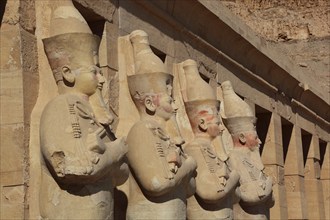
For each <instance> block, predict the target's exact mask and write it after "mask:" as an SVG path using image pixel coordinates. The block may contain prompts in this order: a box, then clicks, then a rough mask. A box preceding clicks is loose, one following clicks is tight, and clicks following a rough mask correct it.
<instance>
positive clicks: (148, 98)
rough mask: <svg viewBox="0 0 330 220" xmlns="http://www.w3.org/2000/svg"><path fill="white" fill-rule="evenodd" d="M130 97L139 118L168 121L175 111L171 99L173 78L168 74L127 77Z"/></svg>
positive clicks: (175, 108)
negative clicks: (154, 118) (147, 117)
mask: <svg viewBox="0 0 330 220" xmlns="http://www.w3.org/2000/svg"><path fill="white" fill-rule="evenodd" d="M127 80H128V87H129V91H130V94H131V97H132V99H133V101H134V103H135V105H136V107H137V109H138V111H139V113H140V115H141V116H155V117H157V118H160V119H163V120H165V121H167V120H169V119H170V118H171V117H172V115H173V114H174V113H175V111H176V110H177V107H176V106H175V104H174V102H173V98H172V83H173V76H172V75H171V74H168V73H161V72H158V73H145V74H138V75H132V76H128V79H127Z"/></svg>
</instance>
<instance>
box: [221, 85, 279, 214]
mask: <svg viewBox="0 0 330 220" xmlns="http://www.w3.org/2000/svg"><path fill="white" fill-rule="evenodd" d="M221 87H222V92H223V106H222V107H223V113H224V115H222V117H223V122H224V124H225V125H226V127H227V128H228V130H229V132H230V134H231V136H232V139H233V143H234V146H233V149H232V150H231V152H230V154H229V164H230V167H231V168H232V169H235V170H237V171H238V173H239V175H240V180H239V184H240V185H239V187H238V189H237V194H238V195H239V197H240V202H239V204H237V206H235V209H236V207H237V210H235V216H234V218H235V219H267V218H269V208H270V207H271V206H272V205H273V202H274V201H273V197H272V179H271V178H270V177H269V176H267V175H266V174H265V173H264V166H263V164H262V161H261V157H260V153H259V145H260V143H261V141H260V139H259V138H258V134H257V132H256V127H255V124H256V118H255V116H254V113H253V112H252V110H251V108H250V106H249V105H248V104H247V103H246V102H244V101H243V100H242V99H241V98H240V97H239V96H237V95H236V93H235V92H234V90H233V88H232V85H231V83H230V82H229V81H225V82H223V83H222V84H221Z"/></svg>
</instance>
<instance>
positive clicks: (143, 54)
mask: <svg viewBox="0 0 330 220" xmlns="http://www.w3.org/2000/svg"><path fill="white" fill-rule="evenodd" d="M130 41H131V43H132V46H133V50H134V59H135V74H134V75H131V76H128V86H129V91H130V94H131V97H132V99H133V101H134V103H135V105H136V107H137V109H138V111H139V114H140V121H138V122H137V123H135V124H134V126H133V127H132V128H131V130H130V131H129V134H128V136H127V143H128V148H129V150H128V153H127V157H128V161H129V165H130V170H131V174H130V178H129V198H128V209H127V219H186V198H187V197H189V196H191V195H192V194H193V193H194V192H195V179H194V177H193V175H194V172H195V169H196V161H195V160H194V159H193V158H192V157H189V156H187V155H186V154H185V153H184V152H183V151H182V149H181V148H180V147H177V146H176V145H175V143H174V142H173V139H172V138H171V137H170V136H169V134H168V132H167V130H166V122H167V121H168V120H170V119H171V118H172V119H173V117H172V116H173V114H174V112H175V110H176V107H175V106H174V103H173V98H172V81H173V76H172V75H171V74H168V73H167V70H166V68H165V66H164V64H163V63H162V61H161V60H160V59H159V58H158V57H157V56H156V55H155V54H153V52H152V51H151V48H150V46H149V41H148V35H147V34H146V33H145V32H144V31H140V30H137V31H133V32H132V33H131V34H130Z"/></svg>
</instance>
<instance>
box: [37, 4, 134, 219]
mask: <svg viewBox="0 0 330 220" xmlns="http://www.w3.org/2000/svg"><path fill="white" fill-rule="evenodd" d="M66 21H68V23H67V22H66ZM67 24H70V26H69V27H68V26H66V25H67ZM51 28H52V30H53V31H52V33H51V37H49V38H46V39H44V40H43V43H44V48H45V52H46V55H47V58H48V61H49V64H50V66H51V69H52V71H53V74H54V77H55V80H56V83H57V85H58V87H59V92H60V95H59V96H57V97H56V98H54V99H53V100H51V101H50V102H49V103H48V104H47V106H46V107H45V109H44V111H43V113H42V117H41V121H40V146H41V153H42V156H43V159H44V160H43V164H42V175H41V187H40V213H41V217H42V218H43V219H113V191H114V187H115V186H116V185H118V184H122V183H123V182H124V181H125V180H126V179H127V177H128V167H127V164H126V163H125V162H124V161H125V154H126V152H127V145H126V143H125V139H124V138H121V139H116V138H115V136H114V135H113V133H112V131H111V129H110V127H109V123H111V120H112V119H111V115H110V113H109V112H108V114H106V110H104V111H100V108H102V107H104V105H103V104H104V103H102V101H103V100H102V96H101V97H100V96H98V94H96V96H97V97H96V100H99V101H94V102H93V106H91V104H90V102H89V97H90V96H92V95H93V94H94V93H95V92H96V90H98V89H102V84H103V83H104V78H103V76H102V75H101V74H100V69H99V67H98V66H97V65H98V47H99V39H98V37H96V36H94V35H93V34H92V32H91V31H90V29H89V27H88V25H87V23H86V21H85V20H84V19H83V17H82V16H81V15H80V14H79V12H78V11H77V10H76V9H75V8H74V6H73V4H72V2H71V1H67V2H64V4H62V5H60V6H59V7H57V8H56V9H55V11H54V13H53V18H52V22H51ZM65 29H67V31H66V30H65ZM56 30H58V32H56ZM58 33H59V34H58ZM93 108H94V109H97V110H98V113H97V115H95V114H94V112H93ZM99 119H100V120H99Z"/></svg>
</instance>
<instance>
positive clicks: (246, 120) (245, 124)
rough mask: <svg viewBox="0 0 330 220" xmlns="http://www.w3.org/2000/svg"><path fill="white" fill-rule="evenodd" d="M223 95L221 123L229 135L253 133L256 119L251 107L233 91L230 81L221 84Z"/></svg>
mask: <svg viewBox="0 0 330 220" xmlns="http://www.w3.org/2000/svg"><path fill="white" fill-rule="evenodd" d="M221 88H222V93H223V109H222V110H223V113H224V114H223V115H222V117H223V122H224V124H225V126H226V127H227V128H228V130H229V132H230V133H231V134H238V133H241V132H246V131H255V130H256V127H255V124H256V117H255V116H254V113H253V111H252V109H251V107H250V106H249V105H248V104H247V103H246V102H245V101H243V100H242V99H241V98H240V97H239V96H238V95H237V94H236V93H235V92H234V90H233V87H232V85H231V82H230V81H225V82H223V83H221Z"/></svg>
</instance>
